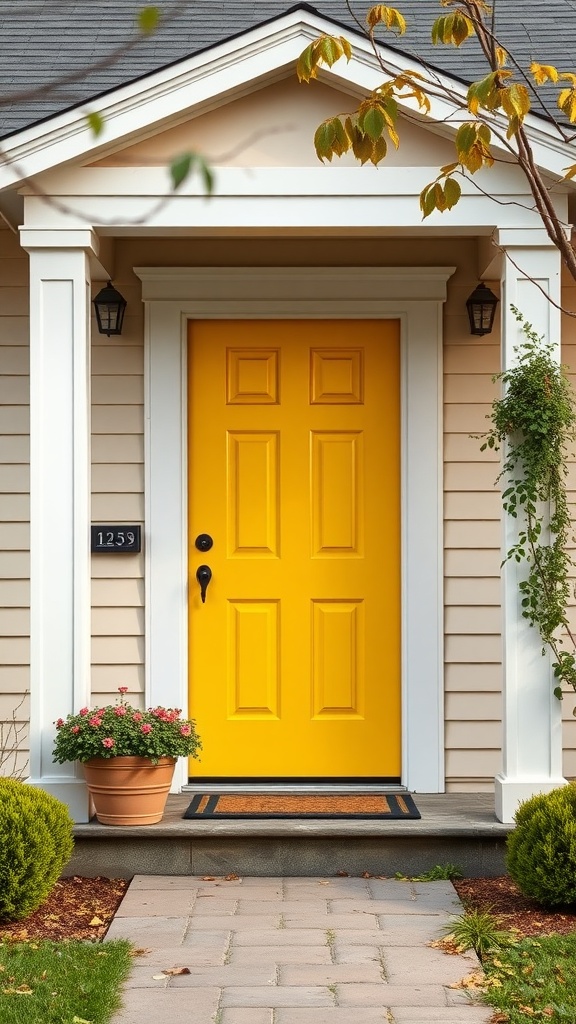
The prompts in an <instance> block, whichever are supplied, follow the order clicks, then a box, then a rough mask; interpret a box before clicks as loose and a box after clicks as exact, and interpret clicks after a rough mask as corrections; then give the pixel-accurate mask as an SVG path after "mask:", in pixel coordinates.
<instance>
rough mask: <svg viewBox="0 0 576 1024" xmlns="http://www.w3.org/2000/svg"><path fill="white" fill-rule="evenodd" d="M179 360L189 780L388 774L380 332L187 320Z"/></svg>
mask: <svg viewBox="0 0 576 1024" xmlns="http://www.w3.org/2000/svg"><path fill="white" fill-rule="evenodd" d="M188 366H189V488H190V500H189V508H190V513H189V609H190V708H191V715H192V716H193V717H194V718H195V719H196V722H197V727H198V731H199V733H200V735H201V737H202V742H203V752H202V759H201V761H200V762H198V761H192V762H191V771H192V772H193V773H194V774H195V775H197V776H198V775H200V776H220V777H222V776H229V777H259V778H263V777H281V778H286V777H299V778H303V777H308V778H334V777H339V778H342V777H352V778H366V777H391V778H395V777H398V776H399V775H400V490H399V481H400V443H399V325H398V322H397V321H382V320H378V321H367V320H361V321H350V320H346V321H333V320H330V321H318V320H311V321H302V320H297V321H287V320H274V321H261V320H259V321H246V320H243V321H230V320H227V321H196V322H193V323H191V324H190V330H189V361H188ZM203 534H205V535H208V537H209V538H211V540H212V542H213V544H212V546H211V547H210V548H209V549H208V550H203V549H202V540H198V541H197V538H199V537H201V535H203ZM206 543H207V542H206ZM200 566H208V568H209V569H210V570H211V573H212V577H211V579H210V582H209V583H208V584H207V587H206V592H205V603H203V602H202V600H201V585H200V583H199V582H198V581H197V579H196V573H197V570H198V568H199V567H200Z"/></svg>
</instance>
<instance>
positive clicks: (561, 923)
mask: <svg viewBox="0 0 576 1024" xmlns="http://www.w3.org/2000/svg"><path fill="white" fill-rule="evenodd" d="M128 885H129V883H128V882H127V881H125V880H124V879H122V878H100V877H99V878H78V877H74V878H62V879H60V881H59V882H57V883H56V888H55V889H54V890H53V892H52V893H51V895H50V896H49V897H48V899H47V900H46V901H45V902H44V903H43V904H42V906H41V907H39V908H38V910H36V911H35V913H33V914H30V916H29V917H27V918H25V919H24V920H23V921H11V922H3V921H0V941H1V940H2V939H12V940H13V941H28V940H35V939H57V940H60V939H92V940H99V939H102V938H104V936H105V934H106V932H107V930H108V928H109V926H110V922H111V921H112V918H113V917H114V914H115V912H116V909H117V907H118V906H119V904H120V903H121V901H122V897H123V896H124V893H125V892H126V889H127V888H128ZM454 886H455V888H456V891H457V893H458V895H459V897H460V899H461V900H462V902H463V904H464V906H465V907H466V908H468V909H475V910H487V911H489V912H490V913H491V914H494V916H495V917H497V918H498V920H499V922H500V926H501V927H502V928H505V929H507V930H512V929H513V930H515V931H516V932H517V933H518V935H522V936H523V935H548V934H550V933H551V932H554V933H555V934H562V935H565V934H566V933H568V932H573V931H576V906H575V907H567V908H560V909H559V910H554V911H548V910H543V909H542V907H539V906H538V904H537V903H535V902H534V901H533V900H529V899H527V898H526V897H525V896H523V895H522V893H521V892H520V891H519V889H518V888H517V886H516V885H515V883H514V882H513V881H512V879H511V878H508V877H504V878H462V879H459V880H458V881H456V882H454Z"/></svg>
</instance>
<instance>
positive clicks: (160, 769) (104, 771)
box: [82, 757, 176, 825]
mask: <svg viewBox="0 0 576 1024" xmlns="http://www.w3.org/2000/svg"><path fill="white" fill-rule="evenodd" d="M175 764H176V759H175V758H173V757H161V758H160V760H159V761H158V764H152V762H151V761H150V760H148V758H147V757H108V758H107V757H93V758H91V759H90V760H89V761H86V762H85V763H84V764H83V765H82V767H83V769H84V777H85V779H86V783H87V785H88V791H89V793H90V796H91V798H92V801H93V803H94V809H95V811H96V817H97V818H98V821H99V822H101V824H102V825H153V824H154V823H155V822H157V821H160V820H161V819H162V815H163V814H164V807H165V806H166V799H167V797H168V791H169V789H170V784H171V782H172V776H173V774H174V766H175Z"/></svg>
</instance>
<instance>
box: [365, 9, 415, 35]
mask: <svg viewBox="0 0 576 1024" xmlns="http://www.w3.org/2000/svg"><path fill="white" fill-rule="evenodd" d="M366 23H367V25H368V28H369V29H370V31H373V30H374V29H375V28H376V25H385V26H386V28H389V29H396V30H397V31H398V33H399V34H400V35H403V33H404V32H405V31H406V22H405V20H404V18H403V17H402V15H401V14H400V11H397V10H396V8H395V7H386V5H385V4H376V5H375V7H371V8H370V10H369V11H368V14H367V15H366Z"/></svg>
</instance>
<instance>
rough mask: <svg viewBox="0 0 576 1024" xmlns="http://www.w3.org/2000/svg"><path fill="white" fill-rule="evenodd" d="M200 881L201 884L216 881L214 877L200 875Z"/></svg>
mask: <svg viewBox="0 0 576 1024" xmlns="http://www.w3.org/2000/svg"><path fill="white" fill-rule="evenodd" d="M202 881H203V882H215V881H216V875H202Z"/></svg>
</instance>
